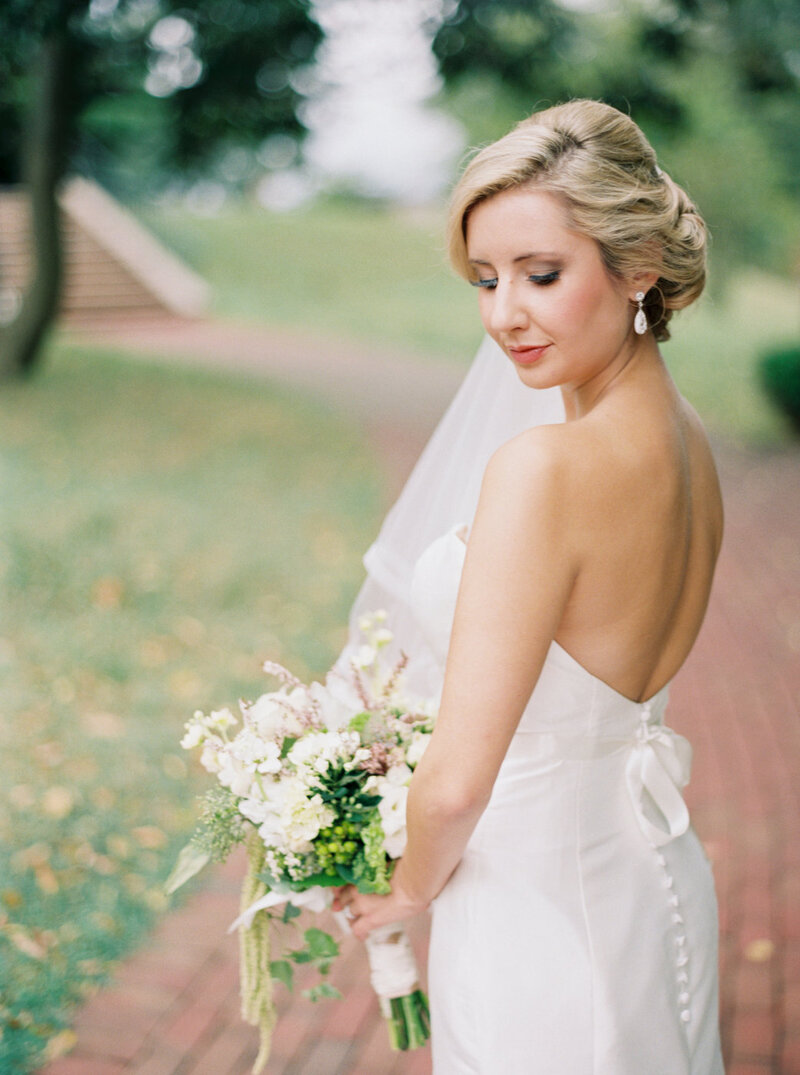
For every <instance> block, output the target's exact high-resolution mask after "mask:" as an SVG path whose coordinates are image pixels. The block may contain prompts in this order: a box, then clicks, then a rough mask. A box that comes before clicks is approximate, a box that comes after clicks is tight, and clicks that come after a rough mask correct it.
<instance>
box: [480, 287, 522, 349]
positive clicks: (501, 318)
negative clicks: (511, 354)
mask: <svg viewBox="0 0 800 1075" xmlns="http://www.w3.org/2000/svg"><path fill="white" fill-rule="evenodd" d="M486 299H487V301H486V302H485V303H484V307H483V310H482V313H483V323H484V326H485V328H486V331H487V332H488V333H489V334H490V335H491V336H497V335H499V334H502V333H506V332H513V331H514V330H516V329H521V328H525V327H526V325H527V321H528V315H527V312H526V310H525V305H524V303H523V302H522V296H521V295H520V294H519V291H518V289H517V287H516V286H515V283H514V282H512V281H505V282H504V281H502V280H498V281H497V285H496V286H495V288H494V290H492V291H490V292H488V293H487V296H486Z"/></svg>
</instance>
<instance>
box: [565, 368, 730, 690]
mask: <svg viewBox="0 0 800 1075" xmlns="http://www.w3.org/2000/svg"><path fill="white" fill-rule="evenodd" d="M558 450H560V451H563V452H564V453H566V455H567V468H566V472H567V474H568V479H567V482H566V486H567V487H566V488H565V490H564V495H565V496H567V497H569V498H570V500H569V504H568V509H569V510H568V513H567V518H568V520H569V523H568V526H569V530H570V535H569V539H570V540H571V541H572V542H574V543H575V549H576V554H577V563H578V564H579V569H578V571H577V573H576V577H575V581H574V585H573V588H572V591H571V593H570V597H569V600H568V602H567V606H566V610H565V613H564V616H563V618H562V621H561V624H560V626H559V628H558V630H557V632H556V638H557V640H558V642H559V644H560V645H562V646H563V647H564V649H566V650H567V651H568V652H569V653H570V654H571V655H572V656H573V657H574V658H575V659H576V660H578V661H579V662H580V663H581V664H582V665H583V666H584V667H585V668H586V669H587V670H588V671H590V672H592V673H593V674H595V675H596V676H598V677H599V678H600V679H602V680H604V681H605V682H606V683H608V684H609V685H610V686H612V687H613V688H614V689H615V690H618V691H619V692H620V693H621V694H624V695H625V696H626V697H629V698H631V699H635V700H642V699H646V698H649V697H651V696H652V695H653V694H654V693H655V692H656V691H657V690H659V689H660V688H661V687H662V686H664V684H665V683H667V682H668V681H669V680H670V679H671V678H672V677H673V676H674V675H675V673H676V672H677V671H678V669H679V668H680V667H681V665H682V664H683V662H684V660H685V659H686V657H687V655H688V653H689V651H690V649H691V648H692V645H693V643H694V641H695V639H696V637H697V634H698V632H699V630H700V626H701V624H702V621H703V617H704V615H705V611H706V606H707V604H708V598H709V593H710V589H711V582H712V578H713V574H714V567H715V564H716V560H717V555H718V553H719V548H720V543H721V537H722V502H721V496H720V489H719V481H718V478H717V473H716V468H715V466H714V461H713V458H712V455H711V450H710V448H709V445H708V441H707V438H706V435H705V432H704V430H703V427H702V425H701V423H700V421H699V419H698V418H697V415H696V414H695V413H694V411H693V410H692V408H691V407H690V406H689V405H688V404H687V403H686V401H685V400H683V399H682V397H680V396H679V395H678V393H677V392H676V391H675V389H674V386H673V385H672V382H671V380H670V379H669V377H668V375H667V374H666V372H665V371H664V370H663V368H662V367H659V369H658V370H652V369H651V370H650V371H648V372H646V373H645V374H643V376H642V377H639V378H638V379H637V378H633V379H632V382H631V383H630V384H627V385H625V386H624V387H622V388H620V390H619V391H618V392H616V393H612V394H611V395H610V397H609V399H608V400H607V401H603V403H601V404H600V405H598V407H597V408H596V409H595V410H594V411H592V412H591V413H590V414H589V415H587V416H586V417H585V418H582V419H579V420H577V421H574V422H570V423H567V425H566V426H565V427H563V444H562V445H561V447H560V448H559V449H558Z"/></svg>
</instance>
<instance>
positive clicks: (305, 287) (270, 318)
mask: <svg viewBox="0 0 800 1075" xmlns="http://www.w3.org/2000/svg"><path fill="white" fill-rule="evenodd" d="M142 215H143V217H144V219H145V220H146V222H147V223H148V224H149V225H150V226H151V227H152V228H153V229H154V230H155V231H156V233H157V234H159V235H160V236H161V237H162V238H163V239H164V240H165V241H166V242H167V243H168V244H169V245H170V246H171V247H173V248H174V249H175V250H176V251H177V252H178V253H180V254H181V255H182V256H183V257H184V258H185V259H186V260H187V261H188V262H189V263H190V264H191V265H193V266H194V267H195V268H197V269H198V270H199V271H200V272H201V273H202V274H203V275H204V276H205V277H206V278H207V279H208V280H209V281H210V282H211V284H212V285H213V287H214V291H215V296H216V298H215V302H216V307H215V308H216V311H217V312H218V313H219V314H221V315H223V316H225V317H232V318H238V319H245V320H255V321H265V322H268V323H272V324H276V325H284V326H286V325H288V326H294V327H302V328H304V329H310V330H313V331H316V332H323V333H335V334H342V335H344V336H350V337H354V338H359V339H362V340H366V341H368V342H370V343H372V344H374V345H375V346H376V348H378V349H380V348H381V347H384V348H386V347H394V348H397V347H400V348H406V349H408V350H410V351H413V352H416V353H418V354H423V355H427V356H429V357H430V358H431V359H437V358H446V359H455V360H459V361H463V362H465V363H466V362H467V361H468V360H469V358H470V357H471V356H472V355H473V354H474V352H475V348H476V346H477V343H478V341H479V340H480V337H481V327H480V321H479V318H478V314H477V306H476V303H475V296H474V293H473V292H472V289H471V288H469V287H468V286H467V285H466V284H465V283H464V282H463V281H462V280H460V279H459V278H458V277H456V276H455V275H454V274H453V273H452V272H451V270H450V269H449V268H448V267H447V264H446V259H445V254H444V243H443V238H442V235H443V216H442V214H440V213H436V212H433V211H431V212H428V213H425V214H419V213H418V214H410V213H408V212H400V211H397V210H389V209H384V208H379V207H375V206H369V205H359V204H358V203H353V204H347V203H331V204H325V203H318V204H316V205H314V206H312V207H310V208H307V209H303V210H298V211H295V212H292V213H286V214H277V213H271V212H267V211H266V210H263V209H259V208H257V207H255V206H246V205H232V206H230V207H228V208H226V209H224V210H223V211H222V212H220V213H219V214H218V215H216V216H212V217H202V216H197V215H193V214H191V213H189V212H187V211H186V210H185V209H181V208H159V209H155V208H153V209H148V210H147V211H146V212H143V214H142ZM712 272H713V259H712ZM799 312H800V311H799V308H798V295H797V289H796V287H794V286H792V285H791V284H790V283H788V282H787V281H783V280H779V279H774V278H771V277H767V276H764V275H758V274H755V273H748V274H744V273H739V274H734V275H733V277H732V280H731V283H730V286H729V287H728V288H727V289H726V290H725V291H724V292H723V293H722V294H721V295H709V294H707V295H705V296H703V298H702V299H701V300H700V302H699V303H698V304H697V306H696V307H693V308H690V309H689V310H686V311H684V312H682V313H680V314H677V315H676V316H675V318H674V320H673V325H674V339H673V340H671V341H670V342H669V343H668V344H666V345H665V347H664V354H665V356H666V359H667V361H668V363H669V365H670V368H671V369H672V370H673V371H674V374H675V377H676V380H677V381H678V384H679V386H680V387H681V389H682V391H683V392H685V394H686V395H687V397H688V398H689V399H690V400H691V401H692V402H693V403H694V404H695V406H697V408H698V409H699V410H700V412H701V414H702V415H703V416H704V417H705V419H706V420H707V421H708V423H709V425H710V426H711V427H712V429H714V430H715V431H716V432H717V433H719V434H721V435H723V436H726V437H730V438H732V439H741V440H745V441H749V442H751V443H757V444H758V443H770V442H777V441H780V440H781V438H783V437H785V436H786V433H787V428H788V427H787V426H786V424H785V423H784V422H783V421H782V419H781V418H780V417H779V416H778V414H777V413H776V412H775V411H774V410H773V409H772V408H771V407H770V406H769V404H768V403H767V401H766V399H765V397H764V395H763V393H762V391H761V389H760V386H759V385H758V383H757V378H756V375H755V367H756V362H757V357H758V355H759V354H760V353H762V352H763V351H764V350H767V349H769V348H770V347H771V346H772V345H773V344H775V343H776V342H781V341H784V340H792V339H794V338H796V337H797V335H798V333H800V317H799V316H798V314H799Z"/></svg>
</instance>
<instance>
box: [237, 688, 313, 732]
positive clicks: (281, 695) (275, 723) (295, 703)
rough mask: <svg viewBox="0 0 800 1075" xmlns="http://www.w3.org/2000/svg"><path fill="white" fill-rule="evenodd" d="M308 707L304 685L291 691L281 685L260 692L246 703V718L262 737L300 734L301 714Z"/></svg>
mask: <svg viewBox="0 0 800 1075" xmlns="http://www.w3.org/2000/svg"><path fill="white" fill-rule="evenodd" d="M308 709H309V699H308V694H307V692H306V690H305V688H304V687H295V688H293V690H292V691H291V692H289V691H288V690H287V689H286V687H281V689H280V690H279V691H270V692H269V693H268V694H262V695H261V696H260V697H259V698H256V700H255V701H254V702H253V703H252V704H251V705H248V706H247V719H248V721H249V722H250V724H252V725H253V727H255V728H256V730H257V731H258V734H259V735H260V736H261V737H262V738H263V739H279V738H282V737H283V736H286V735H290V736H294V735H301V734H302V732H303V728H304V724H303V721H302V720H301V715H302V714H303V713H305V712H307V711H308Z"/></svg>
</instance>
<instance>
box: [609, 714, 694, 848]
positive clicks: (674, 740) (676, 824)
mask: <svg viewBox="0 0 800 1075" xmlns="http://www.w3.org/2000/svg"><path fill="white" fill-rule="evenodd" d="M649 715H650V714H649V710H647V709H645V710H644V712H643V714H642V719H641V722H640V724H639V727H638V729H637V731H636V742H635V743H634V744H633V746H632V747H631V750H630V754H629V755H628V760H627V762H626V765H625V779H626V781H627V784H628V793H629V795H630V798H631V802H632V804H633V809H634V812H635V814H636V820H637V821H638V822H639V828H640V829H641V830H642V832H643V833H644V835H645V836H646V837H647V839H648V840H649V841H650V843H651V844H653V846H654V847H662V846H663V845H664V844H667V843H669V842H670V840H674V839H675V837H676V836H682V835H683V833H685V832H686V830H687V829H688V828H689V810H688V809H687V806H686V803H685V802H684V800H683V795H682V794H681V791H682V789H683V788H684V787H685V786H686V785H687V784H688V783H689V775H690V772H691V767H692V747H691V744H690V743H689V741H688V739H685V738H684V737H683V736H682V735H678V734H677V732H674V731H673V730H672V729H671V728H667V727H666V726H665V725H663V724H656V723H652V722H651V721H650V720H649V719H648V718H649Z"/></svg>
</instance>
